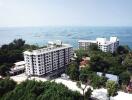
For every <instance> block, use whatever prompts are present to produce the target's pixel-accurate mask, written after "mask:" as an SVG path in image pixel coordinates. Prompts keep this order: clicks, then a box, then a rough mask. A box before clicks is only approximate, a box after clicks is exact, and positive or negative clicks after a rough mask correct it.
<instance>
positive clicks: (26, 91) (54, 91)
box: [0, 80, 82, 100]
mask: <svg viewBox="0 0 132 100" xmlns="http://www.w3.org/2000/svg"><path fill="white" fill-rule="evenodd" d="M81 98H82V96H81V94H80V93H79V92H76V91H71V90H69V89H68V88H67V87H66V86H65V85H63V84H61V83H59V84H57V83H55V82H49V81H46V82H37V81H35V80H32V81H29V80H27V81H25V82H22V83H20V84H18V85H16V87H15V89H13V90H12V91H9V92H8V93H5V94H4V95H3V96H0V100H81Z"/></svg>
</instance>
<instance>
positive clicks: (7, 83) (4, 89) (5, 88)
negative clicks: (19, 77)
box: [0, 78, 16, 97]
mask: <svg viewBox="0 0 132 100" xmlns="http://www.w3.org/2000/svg"><path fill="white" fill-rule="evenodd" d="M15 86H16V82H14V81H13V80H11V79H9V78H6V79H0V97H1V96H3V95H4V94H6V93H8V92H10V91H11V90H13V89H14V88H15Z"/></svg>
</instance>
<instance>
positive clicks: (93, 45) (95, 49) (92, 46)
mask: <svg viewBox="0 0 132 100" xmlns="http://www.w3.org/2000/svg"><path fill="white" fill-rule="evenodd" d="M89 51H99V49H98V45H97V44H92V45H90V46H89Z"/></svg>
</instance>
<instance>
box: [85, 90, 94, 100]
mask: <svg viewBox="0 0 132 100" xmlns="http://www.w3.org/2000/svg"><path fill="white" fill-rule="evenodd" d="M92 92H93V91H92V89H91V88H88V89H87V91H86V92H85V96H84V99H85V100H90V98H91V95H92Z"/></svg>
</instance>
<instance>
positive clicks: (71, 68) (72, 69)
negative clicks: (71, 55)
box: [66, 62, 79, 80]
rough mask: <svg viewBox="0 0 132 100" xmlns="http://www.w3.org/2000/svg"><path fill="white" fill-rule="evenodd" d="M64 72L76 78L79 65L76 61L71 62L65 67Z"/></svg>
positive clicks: (77, 77) (73, 78)
mask: <svg viewBox="0 0 132 100" xmlns="http://www.w3.org/2000/svg"><path fill="white" fill-rule="evenodd" d="M66 73H67V74H68V75H69V76H70V78H71V79H72V80H78V79H79V65H78V64H77V63H76V62H71V63H70V64H69V65H68V67H67V70H66Z"/></svg>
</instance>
